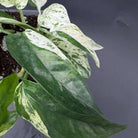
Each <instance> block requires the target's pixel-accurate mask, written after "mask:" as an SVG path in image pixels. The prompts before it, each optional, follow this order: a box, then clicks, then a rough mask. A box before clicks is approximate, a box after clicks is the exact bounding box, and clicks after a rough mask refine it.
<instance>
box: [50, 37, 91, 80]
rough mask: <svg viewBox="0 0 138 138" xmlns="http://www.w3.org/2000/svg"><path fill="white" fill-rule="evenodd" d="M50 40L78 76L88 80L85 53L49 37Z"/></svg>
mask: <svg viewBox="0 0 138 138" xmlns="http://www.w3.org/2000/svg"><path fill="white" fill-rule="evenodd" d="M50 40H51V41H52V42H53V43H54V44H55V45H56V46H58V47H59V48H60V49H61V51H62V52H63V53H64V54H65V55H66V57H67V58H68V59H69V60H70V61H71V62H72V64H73V65H74V66H75V68H76V70H77V71H78V72H79V74H80V75H81V76H82V77H84V78H88V77H90V74H91V69H90V66H89V63H88V59H87V55H86V52H84V51H82V50H81V49H80V48H78V47H76V46H74V45H73V44H71V43H68V42H65V41H63V40H61V39H57V38H54V37H51V38H50Z"/></svg>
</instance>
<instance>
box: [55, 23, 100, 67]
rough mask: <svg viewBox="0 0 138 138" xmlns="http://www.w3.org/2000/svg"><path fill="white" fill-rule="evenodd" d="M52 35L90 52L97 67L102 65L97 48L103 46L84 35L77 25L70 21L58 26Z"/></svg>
mask: <svg viewBox="0 0 138 138" xmlns="http://www.w3.org/2000/svg"><path fill="white" fill-rule="evenodd" d="M52 35H54V37H56V38H58V39H61V40H64V41H65V42H66V43H69V44H73V45H74V46H77V47H78V48H80V49H82V50H84V51H85V52H87V53H89V54H90V55H91V56H92V58H93V59H94V61H95V63H96V65H97V67H100V62H99V59H98V56H97V54H96V53H95V50H99V49H102V48H103V47H102V46H100V45H98V44H96V43H95V42H94V41H93V40H92V39H90V38H88V37H87V36H86V35H84V34H83V32H82V31H81V30H80V29H79V28H78V27H77V26H76V25H74V24H71V23H69V24H66V25H64V26H60V27H56V28H55V31H53V32H52Z"/></svg>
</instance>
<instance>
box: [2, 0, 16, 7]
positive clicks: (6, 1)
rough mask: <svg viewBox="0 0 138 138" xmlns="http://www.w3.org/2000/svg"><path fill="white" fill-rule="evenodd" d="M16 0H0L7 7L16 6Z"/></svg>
mask: <svg viewBox="0 0 138 138" xmlns="http://www.w3.org/2000/svg"><path fill="white" fill-rule="evenodd" d="M14 2H15V0H0V4H1V5H3V6H5V7H12V6H14Z"/></svg>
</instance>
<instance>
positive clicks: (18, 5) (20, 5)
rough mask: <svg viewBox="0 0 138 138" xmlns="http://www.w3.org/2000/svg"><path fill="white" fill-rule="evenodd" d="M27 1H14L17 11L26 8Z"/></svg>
mask: <svg viewBox="0 0 138 138" xmlns="http://www.w3.org/2000/svg"><path fill="white" fill-rule="evenodd" d="M27 3H28V0H15V6H16V8H17V9H23V8H25V7H26V5H27Z"/></svg>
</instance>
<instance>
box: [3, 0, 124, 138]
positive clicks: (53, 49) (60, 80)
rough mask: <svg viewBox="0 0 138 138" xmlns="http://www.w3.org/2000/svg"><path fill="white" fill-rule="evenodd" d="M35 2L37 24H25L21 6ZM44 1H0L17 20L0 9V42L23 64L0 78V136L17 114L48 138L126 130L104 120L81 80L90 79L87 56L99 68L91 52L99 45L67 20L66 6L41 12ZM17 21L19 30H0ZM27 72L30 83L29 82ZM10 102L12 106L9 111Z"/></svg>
mask: <svg viewBox="0 0 138 138" xmlns="http://www.w3.org/2000/svg"><path fill="white" fill-rule="evenodd" d="M28 2H29V3H30V5H33V6H36V7H37V10H38V12H39V14H38V18H37V22H38V25H37V27H33V26H30V25H29V24H27V23H26V21H25V19H24V15H23V12H22V9H24V7H25V6H26V5H27V3H28ZM46 2H47V0H29V1H28V0H22V1H21V0H1V1H0V4H2V5H4V6H5V7H10V6H16V8H17V9H18V10H19V14H20V17H21V21H18V20H16V19H14V18H13V17H12V16H10V15H8V14H7V13H5V12H2V11H1V14H0V23H1V26H0V31H1V32H3V33H5V34H7V36H6V37H5V39H4V42H5V45H6V47H7V49H8V51H9V53H10V54H11V56H12V57H13V58H14V59H15V60H16V62H18V63H19V65H20V66H21V67H22V68H21V71H20V72H15V71H14V73H12V74H11V75H9V76H8V77H5V78H3V79H2V80H1V82H0V136H2V135H4V134H5V133H6V132H7V131H8V130H9V129H10V128H11V127H12V126H13V125H14V123H15V122H16V120H17V118H18V117H19V116H20V117H22V118H24V119H25V120H27V121H29V122H30V123H31V124H32V125H33V126H34V127H35V128H36V129H38V130H39V131H40V132H41V133H43V134H44V135H46V136H47V137H51V138H107V137H109V136H112V135H114V134H116V133H118V132H120V131H122V130H124V129H125V128H126V125H119V124H116V123H112V122H110V121H108V120H106V119H105V118H104V115H103V113H102V112H101V111H100V109H99V108H98V107H97V106H96V104H95V103H94V101H93V98H92V97H91V95H90V92H89V90H88V88H87V86H86V84H85V82H84V80H83V78H89V77H90V72H91V71H90V66H89V63H88V60H87V54H89V55H90V56H92V58H93V59H94V61H95V63H96V65H97V67H100V62H99V59H98V57H97V55H96V52H95V51H96V50H100V49H102V48H103V47H102V46H100V45H98V44H97V43H95V42H94V41H93V40H92V39H91V38H89V37H87V36H86V35H85V34H84V33H83V32H82V31H81V30H80V29H79V28H78V27H77V26H76V25H75V24H72V23H71V22H70V19H69V17H68V13H67V11H66V9H65V7H64V6H63V5H61V4H58V3H54V4H52V5H50V6H49V7H47V8H46V9H45V10H44V11H43V13H41V7H42V6H43V5H45V3H46ZM3 24H11V25H16V26H19V27H20V28H22V29H21V30H19V31H15V30H14V29H12V30H11V29H10V30H9V29H8V30H7V29H5V28H4V27H3V26H2V25H3ZM28 76H31V77H32V78H33V81H30V80H28ZM12 102H14V105H15V110H14V111H8V110H7V108H8V106H9V105H10V104H11V103H12Z"/></svg>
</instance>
